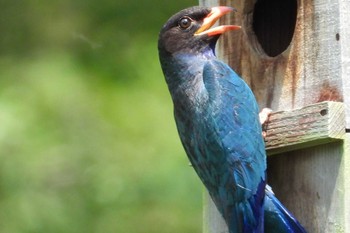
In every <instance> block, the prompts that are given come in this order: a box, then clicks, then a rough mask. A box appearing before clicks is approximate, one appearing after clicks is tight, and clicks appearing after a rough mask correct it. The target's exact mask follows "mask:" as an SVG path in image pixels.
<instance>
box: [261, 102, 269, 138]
mask: <svg viewBox="0 0 350 233" xmlns="http://www.w3.org/2000/svg"><path fill="white" fill-rule="evenodd" d="M271 113H272V109H270V108H263V109H262V110H261V111H260V113H259V120H260V124H261V128H262V136H263V138H264V139H265V137H266V128H267V123H268V121H269V117H270V115H271Z"/></svg>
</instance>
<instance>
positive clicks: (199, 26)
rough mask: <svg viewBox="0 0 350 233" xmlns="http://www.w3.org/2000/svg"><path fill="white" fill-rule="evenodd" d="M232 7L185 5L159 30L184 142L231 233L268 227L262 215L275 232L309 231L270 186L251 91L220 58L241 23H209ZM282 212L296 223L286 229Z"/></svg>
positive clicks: (255, 232) (256, 231)
mask: <svg viewBox="0 0 350 233" xmlns="http://www.w3.org/2000/svg"><path fill="white" fill-rule="evenodd" d="M229 11H232V8H228V7H215V8H211V9H210V8H206V7H192V8H188V9H185V10H183V11H181V12H179V13H177V14H175V15H174V16H173V17H171V18H170V19H169V21H168V22H167V23H166V24H165V25H164V27H163V28H162V30H161V32H160V35H159V41H158V49H159V57H160V62H161V66H162V69H163V72H164V75H165V78H166V81H167V84H168V88H169V91H170V94H171V97H172V100H173V103H174V116H175V121H176V124H177V128H178V132H179V136H180V139H181V142H182V144H183V146H184V149H185V151H186V153H187V155H188V157H189V160H190V161H191V163H192V165H193V167H194V169H195V171H196V172H197V174H198V176H199V177H200V179H201V181H202V182H203V184H204V185H205V187H206V188H207V190H208V192H209V194H210V196H211V198H212V199H213V201H214V203H215V205H216V206H217V208H218V210H219V212H220V213H221V214H222V216H223V217H224V219H225V221H226V223H227V225H228V227H229V231H230V233H243V232H244V233H261V232H264V213H266V216H265V221H266V223H268V224H271V223H272V224H271V226H270V225H265V232H269V233H270V232H271V233H272V232H273V231H270V230H268V229H266V227H274V226H273V225H274V224H276V225H278V224H280V225H281V229H285V230H286V231H284V232H305V231H304V230H303V228H302V227H301V226H300V224H299V223H298V222H297V221H296V220H295V218H294V217H293V216H292V215H290V214H289V213H288V212H286V210H285V208H284V207H283V206H282V205H281V204H280V203H279V202H278V200H277V199H276V198H275V197H274V195H273V194H272V192H270V190H269V189H267V190H265V186H266V175H265V173H266V154H265V145H264V141H263V138H262V129H261V125H260V121H259V117H258V114H259V112H258V105H257V102H256V100H255V97H254V95H253V93H252V91H251V90H250V88H249V87H248V85H247V84H246V83H245V82H244V81H243V80H242V79H241V78H240V77H239V76H238V75H237V74H236V73H235V72H234V71H233V70H232V69H231V68H230V67H229V66H228V65H226V64H225V63H223V62H221V61H219V60H218V59H217V58H216V56H215V44H216V41H217V39H218V38H219V36H220V34H222V33H223V32H225V31H228V30H234V29H237V28H238V27H237V26H233V25H229V26H223V27H218V28H214V29H209V28H210V26H211V25H212V24H213V23H214V22H215V21H216V20H217V19H218V18H219V17H221V16H222V15H223V14H225V13H228V12H229ZM208 22H209V23H208ZM265 192H266V193H267V194H268V195H266V196H265ZM266 199H268V200H266ZM264 203H268V205H266V206H267V207H268V208H269V209H268V210H269V211H266V210H264V208H265V205H264ZM280 207H281V208H280ZM270 217H271V218H270ZM266 218H267V220H266ZM284 218H288V221H289V220H290V222H291V223H295V226H292V227H290V229H289V225H285V222H288V221H286V220H285V219H284ZM279 222H281V223H279ZM281 233H283V232H281Z"/></svg>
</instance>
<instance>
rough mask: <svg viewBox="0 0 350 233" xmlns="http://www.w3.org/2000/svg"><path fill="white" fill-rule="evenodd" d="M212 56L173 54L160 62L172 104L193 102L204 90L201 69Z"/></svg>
mask: <svg viewBox="0 0 350 233" xmlns="http://www.w3.org/2000/svg"><path fill="white" fill-rule="evenodd" d="M210 59H215V56H214V54H209V53H208V54H181V53H179V54H175V55H172V56H171V57H170V58H168V59H165V61H164V62H162V66H163V71H164V74H165V77H166V81H167V84H168V88H169V91H170V93H171V95H172V98H173V101H174V103H176V102H178V101H190V102H192V101H195V99H196V98H198V95H200V94H201V93H202V90H204V84H203V67H204V65H205V63H206V62H207V61H208V60H210Z"/></svg>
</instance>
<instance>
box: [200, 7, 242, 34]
mask: <svg viewBox="0 0 350 233" xmlns="http://www.w3.org/2000/svg"><path fill="white" fill-rule="evenodd" d="M232 11H235V9H234V8H232V7H227V6H217V7H213V8H211V12H210V13H209V14H208V15H207V17H205V18H204V19H203V24H202V26H201V27H200V28H199V29H198V30H197V31H196V33H195V34H194V35H195V36H201V35H207V36H215V35H221V34H223V33H224V32H227V31H232V30H238V29H241V27H240V26H237V25H221V26H218V27H214V28H211V26H213V25H214V24H215V23H216V21H218V19H220V18H221V17H222V16H223V15H226V14H227V13H229V12H232Z"/></svg>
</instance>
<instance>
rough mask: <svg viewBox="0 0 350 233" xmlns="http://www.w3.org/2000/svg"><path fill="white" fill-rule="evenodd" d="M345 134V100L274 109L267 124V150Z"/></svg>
mask: <svg viewBox="0 0 350 233" xmlns="http://www.w3.org/2000/svg"><path fill="white" fill-rule="evenodd" d="M344 136H345V110H344V104H343V103H341V102H330V101H327V102H321V103H317V104H313V105H309V106H306V107H303V108H300V109H295V110H291V111H278V112H273V113H272V114H271V115H270V117H269V121H268V123H267V126H266V138H265V142H266V151H267V154H268V155H274V154H279V153H283V152H288V151H292V150H298V149H302V148H307V147H312V146H316V145H320V144H325V143H329V142H333V141H338V140H342V139H343V138H344Z"/></svg>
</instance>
